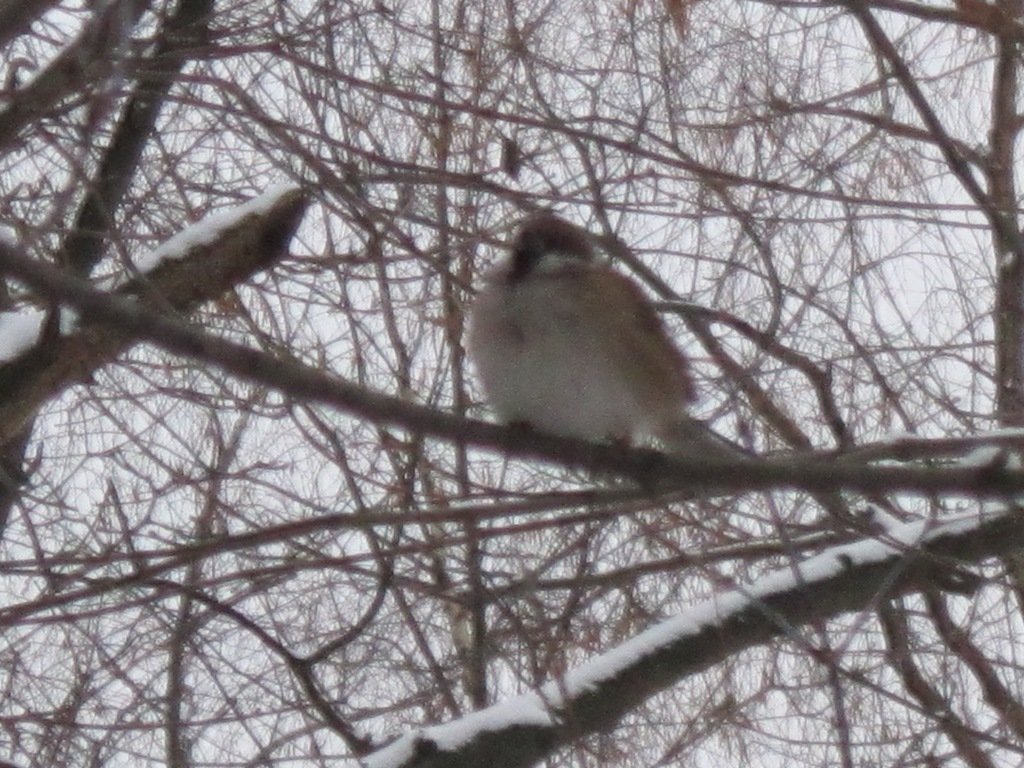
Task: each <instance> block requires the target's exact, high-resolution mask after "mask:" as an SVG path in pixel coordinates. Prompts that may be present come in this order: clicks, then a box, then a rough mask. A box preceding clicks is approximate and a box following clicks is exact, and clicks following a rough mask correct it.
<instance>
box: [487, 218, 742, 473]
mask: <svg viewBox="0 0 1024 768" xmlns="http://www.w3.org/2000/svg"><path fill="white" fill-rule="evenodd" d="M510 251H511V252H510V254H509V256H508V258H507V259H506V260H504V261H503V262H502V263H500V264H499V265H498V266H497V267H495V268H494V269H493V270H491V271H490V272H489V273H488V274H487V275H486V276H485V278H484V282H483V286H482V288H481V290H480V291H479V292H478V294H477V296H476V299H475V300H474V302H473V304H472V306H471V308H470V312H469V328H468V334H467V351H468V353H469V356H470V358H471V359H472V360H473V362H474V364H475V366H476V369H477V372H478V374H479V377H480V380H481V383H482V384H483V388H484V392H485V394H486V396H487V400H488V401H489V403H490V405H491V407H492V408H493V410H494V411H495V412H496V413H497V415H498V417H499V418H500V419H502V420H503V421H505V422H507V423H520V424H525V425H528V426H530V427H532V428H534V429H537V430H540V431H544V432H548V433H552V434H555V435H562V436H565V437H576V438H582V439H586V440H611V441H615V442H622V443H626V444H632V443H635V442H638V441H645V440H652V439H653V440H656V441H658V442H660V443H661V444H662V445H663V446H665V447H667V448H669V449H670V450H673V451H675V452H677V453H680V454H686V455H690V456H705V457H708V456H710V457H712V458H715V459H726V460H731V459H737V458H740V457H741V456H745V454H744V453H743V451H742V449H740V448H739V447H736V446H732V445H731V444H730V443H729V442H728V441H726V440H725V439H724V438H720V437H718V436H717V435H714V433H712V432H710V431H709V430H707V428H706V427H705V426H704V425H703V424H701V423H700V422H697V421H696V420H695V419H693V418H691V417H690V416H688V415H687V414H686V407H687V405H689V404H690V403H691V402H693V400H694V399H695V396H696V392H695V388H694V383H693V377H692V376H691V374H690V367H689V364H688V362H687V359H686V357H685V356H684V355H683V353H682V352H681V351H680V349H679V348H678V347H677V346H676V345H675V343H674V342H673V341H672V338H671V336H670V335H669V333H668V330H667V329H666V327H665V324H664V323H663V322H662V320H661V318H660V317H659V316H658V313H657V312H656V311H655V309H654V307H653V306H652V304H651V303H650V302H649V301H648V300H647V298H646V297H645V296H644V294H643V292H642V291H641V289H640V287H639V286H638V285H637V284H636V283H635V282H633V281H632V280H631V279H629V278H628V277H626V276H625V275H622V274H620V273H619V272H617V271H615V270H614V269H612V268H611V267H610V266H609V265H607V264H605V263H603V262H600V261H598V260H597V259H596V258H595V254H594V249H593V247H592V246H591V243H590V239H589V237H588V234H587V232H586V231H585V230H583V229H581V228H580V227H577V226H576V225H574V224H571V223H570V222H568V221H566V220H564V219H561V218H559V217H558V216H556V215H554V214H551V213H538V214H534V215H532V216H530V217H529V218H527V219H526V220H525V221H524V222H523V224H522V225H521V226H520V228H519V230H518V233H517V234H516V236H515V239H514V240H513V241H512V244H511V249H510Z"/></svg>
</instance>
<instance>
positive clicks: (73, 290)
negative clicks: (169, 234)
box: [0, 206, 1024, 498]
mask: <svg viewBox="0 0 1024 768" xmlns="http://www.w3.org/2000/svg"><path fill="white" fill-rule="evenodd" d="M300 207H301V206H300ZM293 214H294V211H293ZM238 236H239V237H240V238H243V241H244V233H242V232H240V233H238ZM248 242H249V243H250V245H252V242H251V241H248ZM0 272H6V273H7V274H8V275H10V276H12V277H15V278H17V279H18V280H20V281H22V282H24V283H25V284H27V285H29V286H30V287H31V288H33V289H34V290H36V291H38V292H39V293H41V294H42V295H44V296H47V297H49V298H52V299H58V300H60V301H64V302H67V303H69V304H71V305H72V306H74V307H75V308H76V309H78V310H79V311H80V312H81V313H82V315H83V317H84V319H85V320H86V321H91V322H92V323H95V324H94V325H93V324H90V325H88V326H87V330H86V331H83V332H82V333H83V334H88V335H87V336H85V337H82V336H81V335H79V336H77V337H76V338H79V339H82V341H81V342H80V343H81V345H82V347H83V348H85V349H93V347H91V346H90V343H93V344H94V345H95V347H96V351H94V352H92V354H91V356H86V357H87V358H88V359H87V362H89V363H90V364H91V365H92V366H93V367H95V365H98V364H99V363H100V362H104V361H106V360H107V359H109V358H110V356H111V355H113V354H116V352H117V351H118V350H119V349H121V348H122V347H123V346H124V345H126V344H127V343H128V342H129V340H130V339H132V338H136V339H146V340H148V341H151V342H153V343H155V344H157V345H158V346H160V347H162V348H164V349H167V350H170V351H172V352H175V353H177V354H181V355H184V356H186V357H191V358H193V359H196V360H199V361H202V362H204V363H206V364H210V365H213V366H215V367H217V368H220V369H221V370H224V371H227V372H229V373H231V374H233V375H235V376H238V377H240V378H242V379H244V380H247V381H255V382H259V383H261V384H264V385H267V386H271V387H274V388H277V389H280V390H282V391H284V392H287V393H288V394H290V395H292V396H293V397H295V398H296V399H298V400H303V401H307V402H310V403H321V404H323V405H328V406H331V407H334V408H337V409H339V410H341V411H344V412H346V413H349V414H352V415H354V416H356V417H359V418H364V419H367V420H370V421H373V422H377V423H382V424H392V425H396V426H399V427H403V428H406V429H409V430H411V431H413V432H416V433H422V434H427V435H432V436H434V437H439V438H443V439H446V440H449V441H453V442H457V443H468V444H471V445H475V446H477V447H481V448H486V449H490V450H497V451H503V452H507V453H509V454H511V455H513V456H517V457H519V458H524V459H545V460H548V461H553V462H555V463H558V464H560V465H562V466H564V467H568V468H574V469H585V470H590V471H592V472H597V473H602V474H611V475H616V476H620V477H629V478H632V479H634V480H635V481H637V482H639V483H641V484H642V485H644V486H646V487H649V488H650V489H651V490H652V491H653V490H657V491H683V490H685V491H692V492H694V493H698V494H701V495H714V494H732V493H743V492H748V491H764V490H779V489H796V490H804V491H808V492H811V493H817V492H821V491H838V490H847V491H857V492H863V493H869V494H871V493H888V492H892V491H911V492H917V493H923V494H935V493H960V494H968V495H972V496H980V497H989V498H992V497H995V498H1004V497H1006V496H1007V495H1012V494H1015V493H1019V492H1021V491H1024V471H1021V470H1017V469H1010V468H1009V467H1007V466H1006V465H1005V462H1003V461H1001V460H999V459H998V457H997V458H996V460H994V461H993V462H991V463H988V464H985V465H981V466H950V467H942V468H931V467H898V466H868V465H864V464H847V463H845V462H837V461H834V460H833V458H834V457H832V456H831V455H828V454H817V453H802V454H797V455H784V456H781V457H778V458H774V459H771V460H762V461H743V462H724V461H715V460H712V459H707V458H681V457H678V456H671V455H667V454H663V453H660V452H658V451H653V450H648V449H638V448H634V449H628V448H624V447H623V446H619V445H610V444H599V443H588V442H584V441H580V440H571V439H567V438H560V437H554V436H550V435H545V434H540V433H537V432H532V431H528V430H522V429H515V428H508V427H502V426H498V425H495V424H490V423H487V422H482V421H474V420H471V419H463V418H460V417H457V416H453V415H451V414H447V413H443V412H440V411H437V410H434V409H432V408H428V407H425V406H422V405H417V404H415V403H412V402H409V401H408V400H404V399H401V398H396V397H389V396H386V395H382V394H379V393H376V392H371V391H368V390H367V389H365V388H364V387H360V386H357V385H355V384H352V383H350V382H347V381H345V380H343V379H340V378H338V377H336V376H331V375H329V374H326V373H324V372H323V371H322V370H318V369H314V368H311V367H309V366H306V365H303V364H301V363H298V362H296V361H294V360H288V359H284V358H282V357H280V356H275V355H270V354H266V353H264V352H261V351H259V350H256V349H253V348H251V347H247V346H245V345H243V344H237V343H234V342H230V341H226V340H224V339H220V338H217V337H215V336H212V335H210V334H207V333H203V332H202V331H200V330H199V329H197V328H195V327H193V326H190V325H188V324H185V323H183V322H181V321H180V320H177V319H175V318H172V317H169V316H167V315H164V314H161V313H159V312H154V311H152V310H150V309H147V308H146V307H145V306H142V305H141V304H140V303H139V302H136V301H132V300H129V299H127V298H125V297H123V296H117V295H111V294H109V293H104V292H102V291H98V290H96V289H95V288H94V287H93V286H91V285H90V284H88V283H85V282H83V281H81V280H77V279H75V278H73V277H70V276H68V275H67V274H66V273H63V272H61V271H60V270H58V269H54V268H52V267H48V266H46V265H44V264H40V263H39V262H37V261H34V260H32V259H28V258H26V257H24V256H21V255H19V254H17V253H15V252H14V251H13V250H12V249H10V248H9V247H6V246H3V245H0ZM204 274H205V273H204ZM205 279H207V280H208V279H209V277H206V278H205ZM109 326H113V328H110V327H109ZM94 340H95V341H94ZM77 349H78V345H77V344H72V345H70V346H69V347H68V348H67V349H66V353H67V354H68V355H73V354H77V359H76V360H73V361H71V363H61V364H59V365H58V370H61V371H63V373H64V380H63V382H61V385H62V386H66V385H67V383H70V382H71V381H73V380H74V374H75V373H76V371H78V370H79V369H78V368H76V366H77V365H80V362H81V359H82V357H83V355H82V353H81V352H77V353H76V350H77ZM100 353H101V354H100ZM60 388H61V387H54V386H50V387H49V389H47V390H46V396H50V395H52V394H54V393H55V392H57V391H59V390H60ZM37 399H38V400H39V401H41V400H43V399H45V397H41V398H37ZM22 410H23V409H22ZM18 415H19V411H18V409H17V408H16V407H15V408H14V409H13V410H12V407H11V405H10V404H7V405H2V404H0V430H6V429H12V428H13V429H16V428H17V424H18V418H17V417H18ZM4 434H5V433H4V432H3V431H0V437H2V436H3V435H4ZM8 434H10V433H8Z"/></svg>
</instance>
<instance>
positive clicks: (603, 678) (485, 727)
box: [364, 511, 1024, 768]
mask: <svg viewBox="0 0 1024 768" xmlns="http://www.w3.org/2000/svg"><path fill="white" fill-rule="evenodd" d="M1022 544H1024V517H1022V516H1021V515H1020V514H1019V513H1018V512H1016V511H1011V512H1002V513H995V514H991V513H990V514H988V515H984V516H979V515H977V514H975V515H964V516H958V517H953V518H950V519H948V520H945V521H942V522H941V523H936V522H934V521H929V522H924V523H920V522H918V523H910V524H904V525H899V526H895V527H892V528H890V529H889V530H888V531H887V533H886V534H885V535H884V536H881V537H879V538H877V539H869V540H864V541H861V542H857V543H854V544H848V545H844V546H840V547H834V548H832V549H829V550H826V551H825V552H822V553H821V554H819V555H816V556H815V557H812V558H810V559H808V560H806V561H804V562H802V563H799V564H796V565H794V566H792V567H787V568H783V569H780V570H777V571H774V572H772V573H769V574H767V575H765V576H763V577H762V578H761V579H759V580H758V581H757V582H755V583H754V584H752V585H750V586H748V587H745V588H743V587H738V588H736V589H733V590H731V591H728V592H725V593H723V594H720V595H716V596H715V597H713V598H711V599H710V600H707V601H705V602H703V603H700V604H698V605H695V606H693V607H692V608H690V609H689V610H687V611H684V612H683V613H680V614H678V615H677V616H675V617H673V618H671V619H668V620H667V621H664V622H662V623H661V624H658V625H655V626H654V627H652V628H650V629H648V630H647V631H645V632H643V633H642V634H640V635H638V636H636V637H634V638H632V639H631V640H629V641H627V642H625V643H623V644H622V645H620V646H618V647H616V648H614V649H612V650H611V651H609V652H607V653H605V654H602V655H601V656H598V657H596V658H594V659H592V660H591V661H589V662H587V663H586V664H583V665H582V666H580V667H577V668H576V669H574V670H571V671H570V672H568V673H567V674H566V675H564V676H563V677H562V678H560V679H558V680H554V681H551V682H549V683H548V684H546V685H545V686H543V687H542V688H541V689H540V690H538V691H536V692H533V693H528V694H525V695H522V696H517V697H516V698H513V699H509V700H507V701H504V702H501V703H499V704H496V705H494V706H492V707H489V708H487V709H484V710H481V711H478V712H474V713H472V714H470V715H467V716H465V717H462V718H459V719H457V720H454V721H452V722H449V723H445V724H442V725H435V726H430V727H426V728H419V729H415V730H412V731H410V732H408V733H406V734H404V735H403V736H401V737H399V738H398V739H396V740H395V741H394V742H392V743H391V744H390V745H389V746H387V747H385V748H384V749H381V750H379V751H378V752H375V753H373V754H372V755H369V756H368V757H367V758H366V759H365V760H364V764H365V765H366V766H367V768H466V767H468V766H476V765H487V766H489V767H490V768H514V767H515V766H528V765H532V764H534V763H535V762H537V761H538V760H541V759H542V758H543V757H545V756H546V755H548V754H550V753H551V752H553V751H555V750H556V749H558V748H560V747H562V746H565V745H567V744H570V743H572V742H573V741H575V740H577V739H579V738H580V737H582V736H585V735H587V734H589V733H595V732H599V731H607V730H608V729H610V728H612V727H613V726H614V725H615V723H616V722H618V720H619V719H621V718H622V717H623V716H624V715H625V714H626V713H628V712H630V711H631V710H633V709H634V708H635V707H636V706H637V705H638V704H640V703H641V702H643V701H644V700H646V699H647V698H649V697H651V696H653V695H654V694H656V693H658V692H659V691H661V690H664V689H665V688H668V687H669V686H672V685H677V684H679V683H680V682H682V681H684V680H685V679H686V678H687V677H689V676H691V675H694V674H697V673H699V672H701V671H703V670H706V669H708V668H710V667H711V666H713V665H714V664H717V663H718V662H720V661H722V660H723V659H725V658H727V657H729V656H732V655H734V654H736V653H739V652H740V651H743V650H745V649H748V648H751V647H754V646H756V645H759V644H762V643H765V642H767V641H769V640H771V639H773V638H777V637H782V636H789V637H795V636H797V634H798V629H799V627H801V626H802V625H805V624H807V623H809V622H813V621H819V620H823V619H827V618H830V617H833V616H836V615H839V614H842V613H847V612H851V611H858V610H862V609H866V608H869V607H870V606H872V605H873V604H875V603H876V602H877V601H878V600H886V599H889V598H891V597H893V596H896V595H899V594H903V593H906V592H911V591H916V590H921V589H927V588H929V587H935V586H936V584H938V583H942V581H943V578H944V576H945V575H948V574H949V572H950V565H951V564H952V563H953V562H956V563H970V562H977V561H980V560H983V559H985V558H988V557H993V556H997V555H1000V554H1003V553H1006V552H1009V551H1012V550H1013V549H1015V548H1019V547H1020V546H1021V545H1022Z"/></svg>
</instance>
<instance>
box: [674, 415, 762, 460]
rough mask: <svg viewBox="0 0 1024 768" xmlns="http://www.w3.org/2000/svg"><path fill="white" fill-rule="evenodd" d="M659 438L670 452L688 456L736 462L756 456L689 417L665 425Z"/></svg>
mask: <svg viewBox="0 0 1024 768" xmlns="http://www.w3.org/2000/svg"><path fill="white" fill-rule="evenodd" d="M657 437H658V440H659V441H660V442H661V444H662V445H663V446H664V447H665V450H667V451H668V452H669V453H674V454H677V455H679V456H683V457H686V458H688V459H700V458H703V459H707V460H708V461H713V462H718V461H724V462H736V461H751V460H753V459H755V458H756V455H755V454H754V453H751V452H750V451H748V450H746V449H745V448H744V447H743V446H741V445H739V444H737V443H734V442H732V441H731V440H729V439H727V438H724V437H722V436H721V435H719V434H718V433H717V432H714V431H713V430H711V428H710V427H708V425H707V424H705V423H704V422H703V421H699V420H697V419H691V418H689V417H683V418H681V419H679V420H678V421H674V422H672V423H671V424H669V425H668V426H666V427H663V428H662V429H661V430H659V432H658V434H657Z"/></svg>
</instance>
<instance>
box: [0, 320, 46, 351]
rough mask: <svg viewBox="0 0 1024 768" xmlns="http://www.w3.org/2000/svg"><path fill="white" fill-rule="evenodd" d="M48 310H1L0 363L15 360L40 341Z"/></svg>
mask: <svg viewBox="0 0 1024 768" xmlns="http://www.w3.org/2000/svg"><path fill="white" fill-rule="evenodd" d="M44 322H46V312H44V311H43V310H41V309H31V310H23V311H20V312H18V311H15V312H0V363H4V362H7V361H8V360H13V359H14V358H16V357H18V356H19V355H21V354H24V353H25V352H26V351H27V350H29V349H30V348H31V347H33V346H34V345H35V343H36V342H37V341H39V334H40V332H41V331H42V329H43V323H44Z"/></svg>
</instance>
